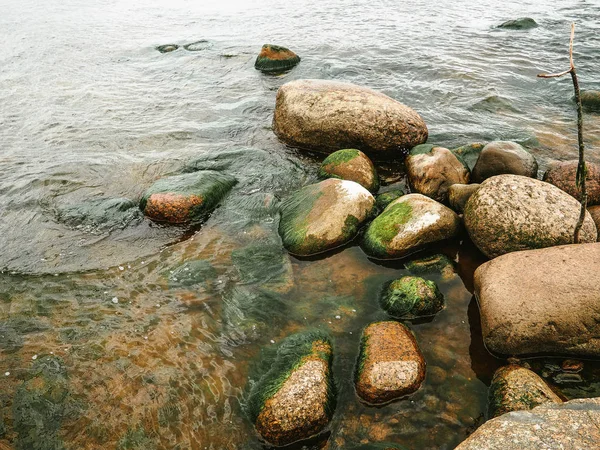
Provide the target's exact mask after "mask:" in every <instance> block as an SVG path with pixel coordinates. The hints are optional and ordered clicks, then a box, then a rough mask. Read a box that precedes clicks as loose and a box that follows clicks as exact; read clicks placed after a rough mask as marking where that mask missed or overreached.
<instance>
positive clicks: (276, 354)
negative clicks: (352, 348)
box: [246, 331, 335, 446]
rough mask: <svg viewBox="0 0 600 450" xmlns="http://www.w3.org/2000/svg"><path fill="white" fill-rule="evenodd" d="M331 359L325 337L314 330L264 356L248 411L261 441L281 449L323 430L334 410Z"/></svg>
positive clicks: (297, 335)
mask: <svg viewBox="0 0 600 450" xmlns="http://www.w3.org/2000/svg"><path fill="white" fill-rule="evenodd" d="M332 359H333V353H332V346H331V342H330V339H329V337H328V336H327V335H326V334H325V333H323V332H317V331H309V332H304V333H298V334H294V335H292V336H289V337H287V338H286V339H284V340H283V341H282V342H281V343H280V344H279V345H278V346H277V347H274V348H267V349H266V350H265V351H264V352H263V355H262V358H261V361H260V363H259V365H258V366H257V367H256V368H255V369H254V371H255V372H256V374H255V375H256V378H255V379H253V380H252V379H251V383H250V385H251V388H250V392H249V396H248V401H247V404H246V411H247V413H248V416H249V417H250V420H251V421H252V423H254V425H255V427H256V431H257V432H258V433H259V434H260V436H261V437H262V438H263V439H264V440H265V441H267V442H268V443H270V444H272V445H276V446H284V445H288V444H291V443H293V442H297V441H301V440H305V439H308V438H310V437H312V436H315V435H317V434H319V433H321V432H322V431H324V430H325V428H326V427H327V425H328V424H329V421H330V420H331V417H332V415H333V410H334V408H335V388H334V380H333V374H332V371H331V365H332Z"/></svg>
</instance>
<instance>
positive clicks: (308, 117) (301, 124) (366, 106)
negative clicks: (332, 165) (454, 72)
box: [273, 80, 428, 156]
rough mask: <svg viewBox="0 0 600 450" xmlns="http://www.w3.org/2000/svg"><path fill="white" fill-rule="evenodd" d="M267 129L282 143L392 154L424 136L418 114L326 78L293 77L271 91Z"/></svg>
mask: <svg viewBox="0 0 600 450" xmlns="http://www.w3.org/2000/svg"><path fill="white" fill-rule="evenodd" d="M273 130H274V132H275V134H276V135H277V136H278V137H279V138H280V139H281V140H282V141H284V142H285V143H287V144H290V145H293V146H296V147H301V148H312V149H315V150H319V151H323V152H327V153H331V152H334V151H336V150H339V149H342V148H356V149H359V150H362V151H364V152H365V153H367V154H371V155H380V156H388V155H389V156H398V155H400V154H401V153H400V151H401V150H403V149H410V148H412V147H414V146H416V145H419V144H422V143H423V142H425V141H426V140H427V136H428V131H427V126H426V125H425V122H424V121H423V119H422V118H421V116H420V115H419V114H418V113H417V112H415V111H414V110H412V109H411V108H409V107H408V106H405V105H403V104H402V103H400V102H398V101H396V100H394V99H392V98H390V97H388V96H387V95H384V94H382V93H380V92H376V91H373V90H372V89H368V88H365V87H360V86H356V85H353V84H350V83H341V82H337V81H326V80H296V81H291V82H289V83H286V84H284V85H283V86H281V88H279V91H278V92H277V100H276V104H275V114H274V117H273Z"/></svg>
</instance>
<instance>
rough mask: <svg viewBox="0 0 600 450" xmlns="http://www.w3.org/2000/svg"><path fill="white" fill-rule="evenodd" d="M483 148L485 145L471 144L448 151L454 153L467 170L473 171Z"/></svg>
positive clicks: (479, 143)
mask: <svg viewBox="0 0 600 450" xmlns="http://www.w3.org/2000/svg"><path fill="white" fill-rule="evenodd" d="M483 147H485V144H482V143H481V142H473V143H471V144H467V145H463V146H462V147H458V148H453V149H452V150H450V151H451V152H452V153H454V154H455V155H456V157H457V158H458V159H459V160H460V161H461V162H462V163H463V164H464V165H465V166H467V169H469V170H473V168H474V167H475V164H476V163H477V160H478V159H479V155H480V154H481V150H483Z"/></svg>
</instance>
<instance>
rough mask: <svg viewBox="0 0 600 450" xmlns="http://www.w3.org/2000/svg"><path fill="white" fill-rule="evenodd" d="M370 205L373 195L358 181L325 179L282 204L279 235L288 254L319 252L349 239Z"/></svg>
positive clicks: (372, 206)
mask: <svg viewBox="0 0 600 450" xmlns="http://www.w3.org/2000/svg"><path fill="white" fill-rule="evenodd" d="M374 207H375V198H374V197H373V196H372V195H371V193H370V192H369V191H367V190H366V189H365V188H364V187H362V186H361V185H359V184H358V183H355V182H354V181H347V180H339V179H336V178H329V179H327V180H325V181H321V182H320V183H316V184H311V185H309V186H305V187H303V188H302V189H300V190H299V191H298V192H296V193H295V194H293V195H292V196H290V197H289V198H288V199H286V200H285V201H284V202H283V203H282V205H281V221H280V223H279V234H280V236H281V238H282V240H283V245H284V247H285V248H286V249H287V250H288V251H289V252H290V253H292V254H296V255H303V256H307V255H313V254H317V253H322V252H325V251H327V250H331V249H333V248H336V247H339V246H341V245H344V244H345V243H347V242H349V241H350V240H352V239H353V238H354V237H355V236H356V234H357V233H358V229H359V227H360V226H361V225H362V224H363V223H364V222H365V221H366V220H367V219H369V218H370V217H371V215H372V214H373V212H374Z"/></svg>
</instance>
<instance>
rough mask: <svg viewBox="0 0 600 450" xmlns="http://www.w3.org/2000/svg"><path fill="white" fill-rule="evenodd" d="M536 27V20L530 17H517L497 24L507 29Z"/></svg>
mask: <svg viewBox="0 0 600 450" xmlns="http://www.w3.org/2000/svg"><path fill="white" fill-rule="evenodd" d="M537 27H538V24H537V22H536V21H535V20H533V19H532V18H531V17H520V18H518V19H513V20H507V21H506V22H504V23H502V24H500V25H498V28H504V29H507V30H529V29H531V28H537Z"/></svg>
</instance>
